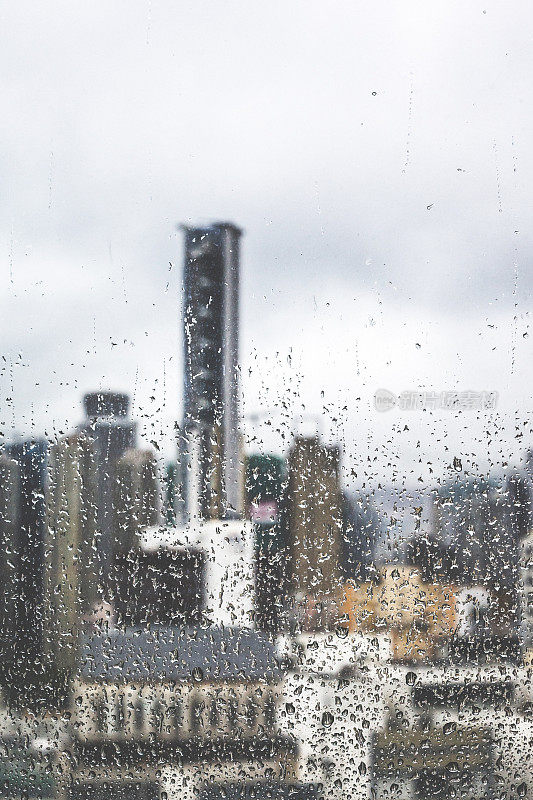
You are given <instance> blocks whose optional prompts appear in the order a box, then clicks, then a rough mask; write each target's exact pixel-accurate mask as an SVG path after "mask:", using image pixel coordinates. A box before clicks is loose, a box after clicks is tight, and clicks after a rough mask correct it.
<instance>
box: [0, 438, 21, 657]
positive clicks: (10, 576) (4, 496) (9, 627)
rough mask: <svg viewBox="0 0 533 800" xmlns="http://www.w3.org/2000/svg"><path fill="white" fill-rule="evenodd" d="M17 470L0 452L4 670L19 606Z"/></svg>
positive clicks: (0, 626)
mask: <svg viewBox="0 0 533 800" xmlns="http://www.w3.org/2000/svg"><path fill="white" fill-rule="evenodd" d="M19 493H20V473H19V469H18V465H17V462H16V461H15V460H14V459H13V458H10V456H8V455H7V454H6V453H1V454H0V581H1V582H2V592H1V594H0V653H1V659H0V660H1V667H2V672H3V673H9V670H10V667H11V666H12V665H14V664H15V663H16V647H15V636H16V631H17V609H18V593H19V584H18V575H17V573H18V570H17V568H16V562H17V538H18V524H19V522H18V502H17V501H18V497H19Z"/></svg>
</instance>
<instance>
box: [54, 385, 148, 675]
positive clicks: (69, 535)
mask: <svg viewBox="0 0 533 800" xmlns="http://www.w3.org/2000/svg"><path fill="white" fill-rule="evenodd" d="M84 405H85V410H86V414H87V419H86V420H85V421H84V422H83V423H82V424H81V425H79V426H78V429H77V431H76V432H75V433H74V434H72V435H70V436H65V437H63V438H62V439H60V440H59V441H58V442H56V443H55V444H54V445H52V447H51V448H50V459H49V476H50V479H49V489H48V493H47V499H48V501H47V531H46V561H45V573H46V599H47V610H48V621H47V626H48V627H47V630H48V640H49V646H48V651H49V652H50V653H51V655H52V660H53V662H54V663H55V665H56V666H58V667H60V668H62V669H71V668H72V667H74V666H75V664H76V659H77V657H78V652H79V651H78V642H79V633H80V630H81V628H83V626H84V625H86V624H88V623H89V622H90V621H91V620H92V619H93V618H94V616H95V614H96V615H98V614H100V615H101V614H102V613H104V612H103V609H105V608H108V609H109V613H110V614H112V613H113V611H114V610H115V609H116V607H117V606H118V605H120V598H118V597H117V591H118V590H119V588H121V587H122V586H124V585H126V583H125V581H123V580H121V577H122V576H123V571H124V570H123V567H124V564H125V563H126V561H127V556H128V554H129V553H130V552H131V551H134V550H136V549H137V550H138V548H139V537H138V534H139V532H140V530H141V528H142V527H144V526H148V525H154V524H156V523H157V522H158V507H159V489H158V484H157V472H156V463H155V459H154V457H153V455H152V453H151V452H149V451H144V450H138V449H136V448H135V434H136V429H135V423H134V422H132V421H131V420H129V419H128V417H127V414H128V405H129V400H128V397H127V395H123V394H116V393H112V392H96V393H92V394H88V395H86V396H85V398H84ZM136 579H137V580H141V579H142V574H141V573H137V574H136ZM122 605H124V603H122Z"/></svg>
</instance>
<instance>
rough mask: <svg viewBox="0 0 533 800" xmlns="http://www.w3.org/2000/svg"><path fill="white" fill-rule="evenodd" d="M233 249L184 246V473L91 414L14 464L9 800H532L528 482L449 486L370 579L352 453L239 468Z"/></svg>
mask: <svg viewBox="0 0 533 800" xmlns="http://www.w3.org/2000/svg"><path fill="white" fill-rule="evenodd" d="M240 237H241V231H240V230H239V229H238V228H237V227H236V226H234V225H232V224H228V223H221V224H216V225H212V226H208V227H204V228H196V227H195V228H189V227H188V228H186V229H185V267H184V309H183V328H184V356H185V359H184V415H183V420H182V421H181V425H180V429H179V434H180V435H179V454H178V458H177V460H176V462H175V463H172V464H169V465H167V466H166V468H165V469H164V471H163V473H162V474H161V471H160V465H159V464H158V462H157V459H156V457H155V454H154V453H153V452H152V450H149V449H143V448H141V447H139V445H138V441H137V431H136V424H135V421H134V420H132V419H131V418H130V409H129V398H128V396H127V395H126V394H122V393H117V392H110V391H102V390H100V391H95V392H91V393H89V394H87V395H85V397H84V399H83V403H84V419H83V421H82V422H81V423H80V424H79V425H78V427H77V428H76V429H75V430H74V432H72V433H70V434H68V435H62V436H61V437H60V438H58V439H56V440H55V441H53V442H46V441H45V440H42V441H41V440H39V441H25V442H20V443H15V444H11V445H7V446H5V447H4V449H3V451H2V453H1V454H0V536H1V538H2V547H1V548H0V574H1V577H2V586H3V590H2V594H1V604H0V623H1V624H0V686H1V689H2V695H1V700H0V739H1V741H2V754H0V784H1V786H2V789H1V793H2V794H3V796H6V797H19V796H24V797H41V798H58V799H60V800H67V799H72V800H100V799H101V798H102V800H103V798H106V800H123V799H124V800H126V798H141V799H142V800H156V798H161V800H163V798H165V800H167V798H168V799H169V800H170V798H176V799H177V798H180V799H181V798H186V799H187V800H189V799H190V800H193V799H194V800H196V799H198V800H222V799H223V798H229V800H233V798H235V800H237V799H239V800H240V798H243V800H244V798H246V800H248V798H250V800H251V798H258V800H271V799H272V798H283V799H285V798H296V800H315V798H316V800H319V798H328V800H344V798H346V797H348V798H350V800H359V799H360V800H366V798H396V800H404V798H405V799H406V798H417V800H429V798H437V797H444V796H445V797H461V798H467V799H468V798H470V800H474V799H475V800H480V799H481V798H486V800H489V799H492V800H496V798H506V799H507V800H514V798H517V797H524V798H527V797H533V757H532V756H531V737H532V735H533V720H532V716H531V709H532V708H533V687H532V683H531V680H532V675H533V673H532V670H533V534H532V533H531V530H532V526H531V487H530V484H529V481H528V479H527V475H526V474H525V473H524V474H515V475H512V476H510V478H509V480H508V481H507V484H506V486H505V487H504V488H503V489H501V488H498V486H496V485H495V484H493V483H491V482H489V481H481V480H479V481H474V480H472V481H468V482H460V481H457V482H456V483H454V484H450V485H446V486H443V487H441V488H440V489H439V491H438V492H435V493H434V494H433V502H432V513H431V521H430V525H429V528H428V529H424V528H423V526H422V525H420V526H418V528H417V530H416V531H415V535H414V536H413V538H412V540H411V541H410V542H409V546H408V547H407V551H406V554H405V558H404V559H403V561H398V563H380V562H378V559H377V557H376V542H377V539H378V538H379V536H380V533H381V526H382V525H383V522H382V521H380V518H379V514H378V512H377V509H376V508H375V507H374V505H373V503H372V501H371V498H370V497H366V496H364V495H361V494H349V493H347V492H346V490H345V489H344V488H343V482H342V475H341V458H342V454H341V451H340V448H339V447H338V446H332V445H330V444H327V443H325V442H324V441H322V439H321V438H320V437H319V436H318V435H315V436H295V437H294V438H293V440H292V442H291V443H290V446H289V448H288V452H287V454H286V457H281V456H279V455H274V454H269V453H246V452H245V450H244V445H243V437H242V436H241V432H240V412H239V360H238V338H239V324H238V319H239V268H240V267H239V242H240ZM443 787H446V788H445V793H444V794H443V793H442V792H443Z"/></svg>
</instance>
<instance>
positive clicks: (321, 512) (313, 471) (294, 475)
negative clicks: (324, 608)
mask: <svg viewBox="0 0 533 800" xmlns="http://www.w3.org/2000/svg"><path fill="white" fill-rule="evenodd" d="M287 516H288V528H289V531H288V533H289V548H290V564H291V574H292V581H291V583H292V592H293V594H294V595H295V596H298V595H303V597H309V596H312V597H315V598H320V597H324V596H327V595H329V594H331V593H332V592H334V591H335V590H336V589H338V588H339V586H340V584H341V580H342V571H341V562H342V533H343V521H342V495H341V491H340V452H339V449H338V448H337V447H329V446H326V445H324V444H323V443H322V442H321V441H320V439H319V438H318V437H306V438H303V437H298V438H297V439H296V441H295V442H294V445H293V447H292V449H291V451H290V453H289V459H288V501H287Z"/></svg>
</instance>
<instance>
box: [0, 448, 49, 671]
mask: <svg viewBox="0 0 533 800" xmlns="http://www.w3.org/2000/svg"><path fill="white" fill-rule="evenodd" d="M47 449H48V444H47V442H46V441H45V440H43V439H39V440H26V441H22V442H17V443H15V444H12V445H9V446H8V447H7V448H6V450H7V453H8V455H9V456H10V457H11V459H13V461H14V462H15V464H16V467H17V472H18V481H17V482H18V492H17V493H16V506H17V512H16V513H17V518H16V535H15V539H14V540H13V541H12V553H11V556H10V560H11V563H12V566H13V568H14V569H15V573H16V576H17V584H18V588H17V592H16V597H17V605H18V609H17V615H16V625H17V633H16V637H15V641H16V648H17V656H18V661H19V663H20V662H22V663H28V662H29V663H32V664H35V662H36V661H37V660H38V659H39V656H40V654H41V648H42V633H43V628H42V626H43V611H44V595H43V591H44V587H43V577H44V524H45V487H46V463H47Z"/></svg>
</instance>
